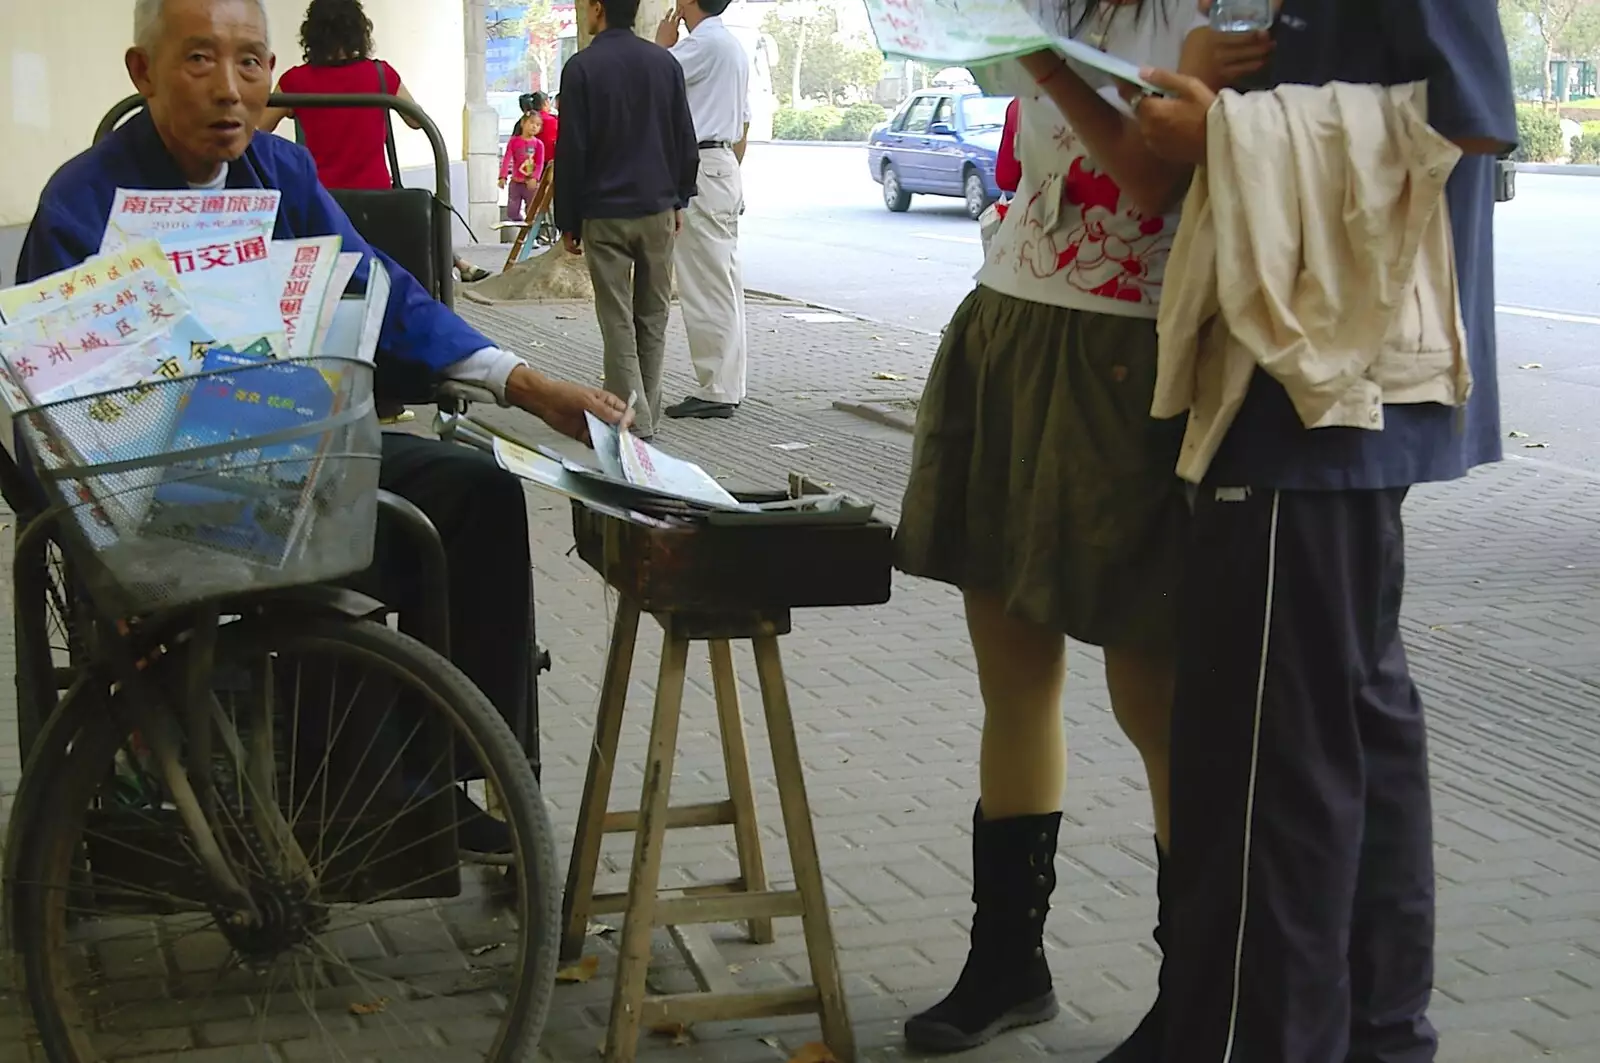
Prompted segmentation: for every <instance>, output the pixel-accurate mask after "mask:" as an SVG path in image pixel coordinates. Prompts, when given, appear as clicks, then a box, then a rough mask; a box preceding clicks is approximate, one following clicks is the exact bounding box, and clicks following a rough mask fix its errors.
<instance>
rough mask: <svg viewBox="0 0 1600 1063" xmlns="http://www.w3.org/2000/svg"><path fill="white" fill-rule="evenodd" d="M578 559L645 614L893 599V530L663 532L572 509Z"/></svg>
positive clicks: (876, 526)
mask: <svg viewBox="0 0 1600 1063" xmlns="http://www.w3.org/2000/svg"><path fill="white" fill-rule="evenodd" d="M572 534H573V538H574V539H575V540H576V541H577V544H578V556H579V557H581V558H583V560H584V561H585V562H586V563H587V564H588V565H589V567H591V568H593V569H594V570H595V571H596V572H598V573H600V575H601V576H603V577H604V578H605V581H606V582H607V583H608V584H610V585H611V586H612V587H615V588H616V589H617V590H618V591H620V592H621V593H622V594H625V595H627V596H628V597H629V598H632V599H633V600H634V601H635V602H636V603H638V605H639V608H640V609H642V610H643V611H644V612H647V613H740V612H765V611H773V610H787V609H799V608H807V607H817V606H844V605H878V604H880V603H882V602H886V601H888V600H889V579H890V570H891V566H892V562H891V549H890V544H891V540H892V539H893V536H894V529H893V528H892V527H891V526H890V525H888V524H885V523H883V522H882V521H878V520H873V521H870V522H868V523H866V524H857V525H820V526H819V525H795V526H783V525H764V526H755V527H714V526H709V525H699V526H696V527H693V528H655V527H650V526H648V525H644V524H636V523H633V522H631V521H627V520H624V519H622V518H620V517H613V516H611V515H609V514H605V513H599V512H596V511H595V510H592V509H590V508H588V507H587V506H585V505H583V504H582V503H581V502H574V503H573V504H572Z"/></svg>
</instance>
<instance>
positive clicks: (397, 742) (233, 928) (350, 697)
mask: <svg viewBox="0 0 1600 1063" xmlns="http://www.w3.org/2000/svg"><path fill="white" fill-rule="evenodd" d="M194 641H195V640H194V639H193V638H191V639H190V640H189V641H188V643H187V644H188V645H192V644H193V643H194ZM188 653H189V651H188V650H187V649H184V648H179V649H178V650H175V651H174V652H171V653H169V654H166V655H165V656H162V657H160V658H158V659H155V660H153V661H151V662H148V663H147V665H146V667H145V669H144V671H145V672H146V673H147V674H148V678H149V683H148V684H142V685H136V686H129V685H126V684H125V685H124V686H123V687H122V688H121V690H120V691H118V692H117V693H115V694H113V695H111V696H110V699H109V703H108V702H107V700H106V699H105V698H103V697H91V698H81V699H69V700H68V701H67V702H66V703H65V704H64V706H63V708H62V710H61V712H62V713H63V714H72V715H73V716H74V717H75V718H74V719H70V720H68V719H62V720H58V721H55V723H56V725H57V726H56V728H55V730H56V732H57V733H66V734H72V735H75V736H76V738H75V739H74V740H73V741H72V742H71V743H70V746H69V745H66V744H63V745H62V746H61V748H59V749H58V750H54V751H52V752H51V753H50V754H48V755H45V754H41V755H40V757H39V758H37V763H35V764H33V765H30V771H40V772H47V773H49V774H48V776H47V777H48V778H50V779H51V780H52V782H51V785H50V786H49V787H45V788H40V787H33V788H31V789H30V788H27V787H25V790H26V791H28V792H32V793H36V794H39V795H40V797H39V798H37V799H35V800H34V801H32V802H30V803H29V804H30V806H31V807H18V808H16V809H15V810H14V811H13V815H16V816H26V817H28V819H27V821H26V822H27V823H28V827H27V829H26V836H27V844H26V845H25V846H24V847H23V852H22V853H21V854H19V858H18V861H17V863H16V865H15V866H14V868H13V871H14V874H15V876H16V878H15V881H13V883H12V884H11V886H12V889H11V897H12V902H13V904H14V906H15V915H16V926H17V940H16V943H15V944H16V951H17V953H18V955H19V957H20V960H21V967H22V970H23V974H24V978H25V982H26V987H25V988H26V992H27V998H28V1001H29V1005H30V1007H31V1010H32V1015H33V1019H34V1024H35V1026H36V1028H37V1032H38V1036H39V1039H40V1042H41V1044H42V1046H43V1048H44V1051H45V1057H46V1058H47V1059H49V1060H52V1061H55V1063H102V1061H103V1063H111V1061H115V1060H132V1059H142V1058H147V1057H150V1056H152V1055H158V1056H159V1057H160V1058H162V1059H171V1060H175V1061H176V1060H181V1059H183V1058H185V1057H187V1056H189V1055H190V1054H191V1053H192V1054H193V1056H194V1058H195V1059H196V1060H197V1061H198V1060H201V1059H213V1058H222V1055H223V1053H226V1058H228V1059H230V1060H240V1061H242V1063H244V1061H256V1060H259V1061H262V1063H266V1061H269V1060H270V1061H279V1060H283V1059H296V1060H330V1061H331V1060H358V1059H359V1060H372V1059H381V1060H383V1061H385V1063H391V1061H392V1063H404V1061H406V1060H417V1061H422V1060H428V1061H433V1060H456V1059H460V1060H484V1061H487V1063H520V1061H523V1060H527V1059H531V1058H533V1054H534V1051H535V1048H536V1045H537V1043H538V1039H539V1036H540V1033H541V1031H542V1029H543V1025H544V1020H545V1016H546V1014H547V1011H548V1007H549V1001H550V994H551V992H552V989H553V986H554V980H555V968H556V952H557V937H558V920H559V914H558V913H559V906H560V905H559V893H558V887H557V881H556V877H555V853H554V845H553V836H552V833H551V828H550V824H549V820H548V818H547V815H546V812H545V809H544V805H543V802H542V799H541V798H540V795H539V791H538V786H537V783H536V782H535V780H534V778H533V774H532V772H531V771H530V770H529V766H528V762H527V759H526V757H525V756H524V755H523V753H522V751H521V750H520V748H519V746H518V743H517V741H516V739H515V737H514V736H513V734H512V733H511V730H510V729H509V727H507V725H506V724H505V722H504V721H503V720H502V719H501V717H500V715H499V714H498V713H497V712H496V711H495V710H494V708H493V706H491V705H490V704H489V702H488V701H487V699H485V698H484V696H483V695H482V694H481V693H480V692H479V691H478V690H477V688H476V687H475V686H473V685H472V684H471V683H470V682H468V681H467V680H466V678H465V677H464V676H462V675H461V673H460V672H459V671H457V670H456V669H455V668H454V667H453V666H452V665H450V664H449V663H448V662H446V661H444V660H443V659H442V658H440V657H439V656H438V655H437V654H434V653H433V652H432V651H430V650H428V649H426V648H425V647H423V646H422V645H421V644H420V643H418V642H416V641H415V640H413V639H410V638H408V637H406V636H404V635H401V634H399V633H397V632H393V631H390V630H389V629H387V628H385V627H383V626H381V625H378V624H374V623H370V622H360V621H349V620H344V619H339V618H321V617H317V618H306V617H298V618H296V619H295V620H294V622H292V623H289V622H283V621H279V622H276V623H275V622H271V621H267V620H261V621H257V620H242V621H238V622H235V623H232V624H227V625H224V626H223V627H222V629H221V631H220V632H219V633H218V636H217V642H216V648H215V658H214V666H213V667H212V668H211V670H210V683H209V685H210V688H211V690H210V694H211V697H210V698H206V697H204V691H203V685H204V684H203V682H202V683H199V684H195V685H197V686H201V687H202V690H200V691H198V692H197V693H199V694H200V696H192V697H191V698H190V700H188V701H187V702H178V701H176V700H172V701H170V702H168V703H165V704H160V705H151V704H150V702H151V701H153V700H163V701H165V700H166V699H152V698H148V697H147V696H146V695H148V693H149V691H150V690H152V689H156V690H161V691H165V692H168V693H170V694H176V693H177V692H178V691H181V690H183V689H184V682H185V680H186V679H188V678H189V676H188V672H189V670H188V669H186V659H187V656H188ZM135 692H142V693H141V694H140V696H141V697H144V698H145V700H143V701H141V702H139V703H135ZM172 704H183V705H185V706H187V708H180V709H176V710H174V709H172V708H171V707H170V705H172ZM197 704H198V705H203V706H205V709H204V711H200V712H197V711H196V710H195V708H194V706H195V705H197ZM174 751H176V755H174ZM183 764H210V765H211V771H210V772H209V773H205V772H199V773H196V772H193V771H190V772H184V770H183V768H182V765H183ZM175 773H176V774H175ZM199 775H204V776H205V777H204V778H201V777H198V776H199ZM485 790H492V791H493V793H494V796H495V798H496V800H494V801H493V802H492V803H493V804H494V805H495V807H496V808H497V809H498V813H499V815H500V816H501V817H502V821H500V822H501V823H502V824H503V825H502V826H500V827H498V829H499V830H501V831H503V832H504V835H505V841H506V843H507V844H506V849H507V850H508V852H507V853H506V855H505V856H504V857H503V858H502V859H501V860H500V864H501V865H503V866H493V867H483V866H477V865H474V864H469V863H467V862H465V861H463V859H462V854H461V853H460V851H459V850H458V848H457V839H458V838H460V839H462V840H463V841H465V840H466V839H467V838H468V837H469V836H471V834H472V830H473V829H476V828H479V827H481V826H482V823H481V822H479V821H481V820H483V819H484V817H482V816H481V815H480V814H478V813H477V811H476V809H477V805H474V804H472V803H470V802H469V800H468V798H469V796H470V795H476V796H477V804H478V805H481V804H483V803H484V796H483V794H484V791H485ZM185 792H187V793H188V796H189V798H190V804H189V805H187V806H186V805H185V799H184V793H185ZM185 807H198V808H203V809H205V810H206V811H205V821H206V822H208V823H210V824H212V825H213V827H214V828H215V829H213V830H202V831H200V832H195V831H191V830H189V829H187V828H186V827H185V825H184V824H185V823H186V822H187V821H186V820H185V819H184V818H183V814H182V810H183V809H184V808H185ZM219 853H220V854H221V857H222V859H223V861H224V863H225V864H226V865H227V867H228V868H230V869H231V871H232V873H233V878H234V881H233V882H232V883H231V884H230V883H226V882H223V881H222V880H220V879H219V876H218V875H217V874H216V873H215V870H214V868H215V865H214V864H213V863H212V862H210V861H208V859H207V857H208V854H210V855H216V854H219ZM297 861H298V862H297Z"/></svg>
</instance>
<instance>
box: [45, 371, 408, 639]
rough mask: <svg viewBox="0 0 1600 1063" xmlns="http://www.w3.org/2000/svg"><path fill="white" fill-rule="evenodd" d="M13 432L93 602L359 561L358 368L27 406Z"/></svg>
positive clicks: (362, 508) (134, 611) (137, 611)
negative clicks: (56, 514)
mask: <svg viewBox="0 0 1600 1063" xmlns="http://www.w3.org/2000/svg"><path fill="white" fill-rule="evenodd" d="M19 422H20V424H21V426H22V435H23V438H24V440H25V441H26V443H27V445H28V450H29V451H30V452H31V455H32V457H33V458H34V460H35V461H36V462H37V467H38V474H39V479H40V480H41V481H42V483H43V485H44V489H45V491H46V493H47V495H48V496H49V497H50V501H51V502H52V503H53V504H54V505H55V506H56V508H57V509H58V510H64V511H66V512H65V515H64V517H63V519H62V520H61V521H60V524H61V527H62V538H63V540H64V541H65V542H66V545H67V548H68V550H69V552H70V556H71V559H72V562H73V569H74V571H75V574H76V575H77V576H78V578H79V579H80V580H81V581H82V584H83V586H84V587H85V589H86V590H87V591H88V593H89V595H90V597H91V598H92V599H93V601H94V602H95V605H96V607H97V609H98V610H100V611H102V612H109V613H111V614H112V615H115V616H119V617H127V616H137V615H143V614H148V613H151V612H154V611H156V610H159V609H168V608H173V607H176V606H182V605H189V604H192V603H195V602H199V601H205V600H208V599H216V598H223V597H231V596H235V595H240V594H248V593H251V592H255V591H263V590H269V589H272V588H275V587H288V586H297V585H301V584H307V583H319V582H323V581H327V580H334V579H339V578H341V577H344V576H348V575H350V574H351V573H354V572H359V571H361V570H362V569H364V568H366V567H367V566H368V565H370V564H371V563H372V550H373V538H374V535H375V533H376V528H377V509H378V505H377V489H378V459H379V454H380V450H381V445H382V443H381V436H380V434H379V430H378V421H377V417H376V414H375V413H374V412H373V402H372V366H371V365H370V364H368V363H366V362H362V361H357V360H354V359H348V358H302V359H293V360H284V361H261V362H255V361H252V362H249V363H248V364H241V365H238V366H235V367H233V368H229V369H226V370H222V371H220V372H211V373H204V374H199V375H196V376H187V377H179V378H177V379H159V380H156V381H154V382H149V383H142V384H139V385H136V386H134V387H127V388H120V389H117V390H115V391H107V392H102V393H98V394H94V395H84V396H81V397H78V398H72V399H64V400H61V401H59V402H53V403H49V404H46V405H43V406H38V407H35V408H33V409H31V410H28V411H26V412H25V413H24V414H23V415H22V416H21V417H20V418H19Z"/></svg>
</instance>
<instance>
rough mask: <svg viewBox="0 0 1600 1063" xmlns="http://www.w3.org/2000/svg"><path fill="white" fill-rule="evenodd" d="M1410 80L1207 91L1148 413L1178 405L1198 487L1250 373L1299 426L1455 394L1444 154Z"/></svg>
mask: <svg viewBox="0 0 1600 1063" xmlns="http://www.w3.org/2000/svg"><path fill="white" fill-rule="evenodd" d="M1427 99H1428V94H1427V86H1426V84H1425V83H1422V82H1418V83H1414V84H1409V85H1398V86H1393V87H1382V86H1376V85H1347V84H1339V83H1335V84H1332V85H1327V86H1323V87H1319V88H1313V87H1307V86H1300V85H1285V86H1281V87H1279V88H1277V89H1275V90H1273V91H1271V92H1254V93H1247V94H1243V95H1241V94H1239V93H1235V92H1224V93H1223V94H1222V95H1221V96H1220V97H1219V98H1218V100H1217V103H1216V105H1215V106H1214V107H1213V108H1212V109H1211V113H1210V115H1209V118H1208V122H1209V125H1208V145H1207V163H1206V165H1205V166H1203V167H1201V168H1200V169H1199V170H1197V171H1196V173H1195V178H1194V183H1193V185H1192V186H1191V187H1190V190H1189V195H1188V199H1187V200H1186V201H1185V203H1184V207H1183V221H1182V224H1181V225H1180V226H1179V229H1178V234H1177V237H1176V239H1175V241H1174V243H1173V247H1172V256H1171V258H1170V259H1169V260H1168V263H1167V273H1166V287H1165V290H1164V292H1163V293H1162V297H1161V310H1160V316H1159V319H1158V323H1157V324H1158V329H1159V331H1160V337H1161V345H1160V363H1159V370H1158V373H1157V377H1156V393H1155V401H1154V403H1153V405H1152V409H1151V412H1152V413H1153V414H1154V415H1155V416H1156V417H1175V416H1177V415H1178V414H1180V413H1184V412H1185V411H1187V412H1188V414H1189V424H1188V430H1187V433H1186V434H1185V437H1184V442H1183V451H1182V454H1181V456H1180V457H1179V460H1178V474H1179V475H1180V476H1182V477H1183V478H1184V479H1186V480H1192V481H1195V482H1198V481H1199V480H1200V479H1201V478H1202V477H1203V476H1204V475H1205V472H1206V469H1207V468H1208V467H1209V465H1210V464H1211V460H1212V458H1213V457H1214V456H1215V455H1216V452H1217V448H1218V447H1219V446H1220V445H1221V444H1222V440H1223V437H1224V436H1226V435H1227V433H1228V429H1229V427H1230V426H1231V425H1232V424H1233V420H1234V418H1235V416H1237V414H1238V411H1239V407H1240V405H1241V404H1242V403H1243V401H1244V397H1245V392H1246V390H1247V389H1248V388H1249V385H1250V378H1251V376H1252V375H1253V374H1254V372H1255V370H1256V368H1257V367H1260V368H1262V369H1265V370H1266V371H1267V372H1268V373H1270V374H1272V376H1273V377H1274V378H1276V379H1277V380H1278V382H1279V383H1281V384H1282V385H1283V386H1284V388H1285V390H1287V391H1288V393H1289V397H1290V399H1291V400H1292V401H1293V402H1294V406H1295V409H1296V410H1297V411H1298V413H1299V415H1300V419H1301V421H1302V422H1303V423H1304V424H1305V426H1306V428H1308V429H1316V428H1327V427H1332V426H1345V427H1352V428H1363V429H1369V430H1372V431H1382V429H1383V407H1384V404H1385V403H1419V402H1434V403H1442V404H1445V405H1448V406H1460V405H1462V404H1464V403H1465V402H1466V401H1467V396H1468V394H1469V393H1470V392H1471V390H1472V377H1471V371H1470V369H1469V367H1468V364H1467V342H1466V329H1465V327H1464V326H1463V324H1462V321H1461V310H1460V292H1459V286H1458V283H1457V278H1456V267H1455V252H1454V247H1453V242H1452V237H1451V230H1450V219H1449V214H1448V212H1447V210H1446V209H1445V202H1444V188H1445V182H1446V181H1447V180H1448V179H1449V177H1450V174H1451V172H1452V171H1453V170H1454V169H1455V165H1456V162H1457V161H1458V160H1459V159H1460V157H1461V150H1460V149H1459V148H1457V147H1456V146H1455V145H1454V144H1452V143H1450V141H1448V140H1446V139H1445V138H1444V137H1443V136H1441V135H1440V134H1439V133H1437V132H1436V131H1435V130H1434V129H1433V128H1432V127H1430V126H1429V125H1428V115H1427Z"/></svg>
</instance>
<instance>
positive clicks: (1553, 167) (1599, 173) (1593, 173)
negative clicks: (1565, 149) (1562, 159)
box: [1517, 162, 1600, 177]
mask: <svg viewBox="0 0 1600 1063" xmlns="http://www.w3.org/2000/svg"><path fill="white" fill-rule="evenodd" d="M1517 172H1518V173H1547V174H1555V175H1557V176H1561V177H1600V166H1569V165H1567V164H1566V163H1559V162H1519V163H1517Z"/></svg>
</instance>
